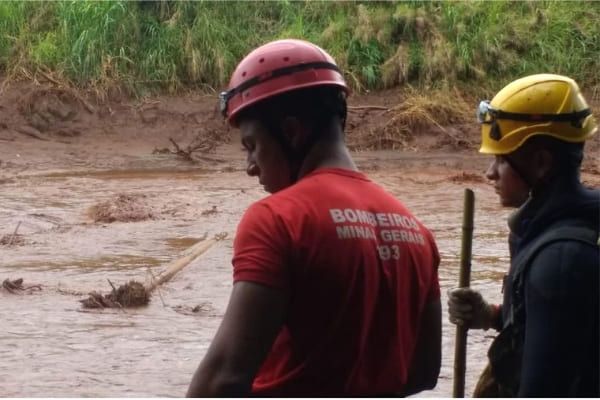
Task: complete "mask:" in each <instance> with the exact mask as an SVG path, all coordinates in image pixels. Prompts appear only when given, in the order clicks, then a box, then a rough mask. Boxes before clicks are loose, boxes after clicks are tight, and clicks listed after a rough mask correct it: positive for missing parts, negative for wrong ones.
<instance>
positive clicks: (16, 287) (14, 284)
mask: <svg viewBox="0 0 600 400" xmlns="http://www.w3.org/2000/svg"><path fill="white" fill-rule="evenodd" d="M2 288H3V289H5V290H6V291H7V292H9V293H12V294H16V293H19V292H20V291H27V290H29V291H31V290H42V287H41V285H31V286H23V278H19V279H15V280H14V281H11V280H10V279H5V280H4V282H2Z"/></svg>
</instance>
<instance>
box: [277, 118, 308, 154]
mask: <svg viewBox="0 0 600 400" xmlns="http://www.w3.org/2000/svg"><path fill="white" fill-rule="evenodd" d="M281 130H282V131H283V134H284V136H285V138H286V139H287V141H288V143H289V144H290V146H291V147H292V149H294V150H296V149H301V148H303V147H304V145H305V143H306V140H307V138H308V130H307V129H306V127H305V126H304V124H303V123H302V122H301V121H300V120H299V119H298V118H296V117H292V116H290V117H285V118H284V119H283V121H282V122H281Z"/></svg>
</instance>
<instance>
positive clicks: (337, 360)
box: [188, 40, 441, 397]
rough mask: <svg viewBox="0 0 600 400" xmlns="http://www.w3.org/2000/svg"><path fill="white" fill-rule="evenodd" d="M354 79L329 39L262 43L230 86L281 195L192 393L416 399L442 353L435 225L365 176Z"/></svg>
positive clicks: (231, 110) (269, 206)
mask: <svg viewBox="0 0 600 400" xmlns="http://www.w3.org/2000/svg"><path fill="white" fill-rule="evenodd" d="M348 92H349V89H348V87H347V85H346V83H345V81H344V80H343V76H342V73H341V71H340V70H339V68H338V67H337V65H335V62H334V60H333V59H332V58H331V56H329V55H328V54H327V53H326V52H325V51H324V50H323V49H321V48H319V47H318V46H315V45H313V44H312V43H308V42H304V41H300V40H280V41H275V42H271V43H268V44H266V45H264V46H261V47H259V48H258V49H255V50H254V51H253V52H251V53H250V54H249V55H247V56H246V57H245V58H244V60H242V62H241V63H240V64H239V65H238V67H237V68H236V70H235V71H234V73H233V76H232V79H231V82H230V89H229V90H228V91H227V92H224V93H222V95H221V101H222V103H221V106H222V111H223V114H224V116H226V118H227V120H228V122H229V124H230V125H231V126H233V127H238V128H239V129H240V139H241V143H242V146H243V147H244V149H245V150H246V155H247V167H246V172H247V174H248V175H250V176H254V177H257V178H258V182H259V183H260V184H262V185H263V187H264V188H265V190H266V191H267V192H270V193H271V194H272V195H271V196H269V197H267V198H265V199H263V200H260V201H258V202H256V203H255V204H253V205H251V206H250V207H249V209H248V210H247V211H246V213H245V214H244V217H243V218H242V221H241V222H240V224H239V226H238V230H237V234H236V237H235V241H234V255H233V261H232V264H233V269H234V284H233V290H232V294H231V298H230V303H229V305H228V307H227V311H226V313H225V316H224V318H223V321H222V323H221V326H220V327H219V330H218V332H217V334H216V336H215V338H214V339H213V342H212V343H211V346H210V347H209V349H208V351H207V354H206V355H205V357H204V359H203V361H202V363H201V364H200V366H199V367H198V370H197V371H196V373H195V375H194V378H193V380H192V383H191V384H190V388H189V391H188V395H189V396H212V397H214V396H247V395H248V394H250V393H253V394H255V395H261V396H293V397H298V396H371V395H392V394H400V395H408V394H413V393H416V392H419V391H422V390H425V389H431V388H433V387H434V386H435V384H436V382H437V377H438V373H439V368H440V363H441V306H440V296H439V282H438V278H437V267H438V263H439V255H438V253H437V248H436V246H435V242H434V240H433V238H432V236H431V234H430V233H429V232H428V231H427V230H426V229H425V228H424V227H423V226H422V225H421V224H420V223H419V222H417V220H416V219H415V218H414V217H413V216H412V215H411V214H410V213H409V212H408V211H407V210H406V209H405V208H404V207H403V206H402V204H401V203H400V202H399V201H398V200H396V199H394V198H393V197H392V196H391V195H389V194H388V193H386V192H385V191H384V190H383V189H382V188H380V187H379V186H377V185H375V184H373V183H372V182H370V181H369V180H368V179H367V178H366V177H365V176H364V175H363V174H361V173H360V172H358V170H357V168H356V165H355V164H354V161H353V160H352V157H351V156H350V153H349V151H348V149H347V147H346V145H345V142H344V125H345V121H346V114H347V106H346V95H347V94H348Z"/></svg>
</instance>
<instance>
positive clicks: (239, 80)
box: [220, 39, 350, 127]
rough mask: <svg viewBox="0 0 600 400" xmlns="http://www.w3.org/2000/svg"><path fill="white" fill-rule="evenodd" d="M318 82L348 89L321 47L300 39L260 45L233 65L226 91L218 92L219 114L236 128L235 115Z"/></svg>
mask: <svg viewBox="0 0 600 400" xmlns="http://www.w3.org/2000/svg"><path fill="white" fill-rule="evenodd" d="M318 85H333V86H338V87H340V88H341V89H342V90H344V92H346V95H347V94H348V93H349V92H350V89H349V88H348V86H347V85H346V82H345V81H344V78H343V76H342V73H341V71H340V69H339V68H338V66H337V65H336V63H335V61H334V59H333V58H332V57H331V56H330V55H329V54H327V53H326V52H325V50H323V49H322V48H320V47H319V46H317V45H314V44H312V43H310V42H306V41H304V40H296V39H284V40H276V41H274V42H270V43H267V44H265V45H262V46H260V47H258V48H256V49H255V50H253V51H252V52H251V53H250V54H248V55H247V56H246V57H245V58H244V59H243V60H242V61H241V62H240V63H239V64H238V66H237V67H236V69H235V71H233V75H232V76H231V81H230V82H229V90H227V91H226V92H222V93H221V95H220V97H221V113H222V114H223V116H224V117H225V118H227V122H229V124H230V125H232V126H234V127H237V122H236V120H235V117H236V115H237V114H238V113H239V112H240V111H242V110H243V109H245V108H246V107H248V106H250V105H252V104H254V103H256V102H258V101H260V100H264V99H267V98H269V97H271V96H276V95H279V94H282V93H285V92H289V91H291V90H294V89H301V88H307V87H311V86H318Z"/></svg>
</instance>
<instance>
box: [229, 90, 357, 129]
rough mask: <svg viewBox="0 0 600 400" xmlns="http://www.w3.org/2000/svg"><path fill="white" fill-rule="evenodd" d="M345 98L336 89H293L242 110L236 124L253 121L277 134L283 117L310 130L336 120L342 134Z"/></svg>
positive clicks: (341, 92)
mask: <svg viewBox="0 0 600 400" xmlns="http://www.w3.org/2000/svg"><path fill="white" fill-rule="evenodd" d="M346 115H347V106H346V94H345V93H344V91H343V90H341V89H340V88H339V87H337V86H327V85H321V86H315V87H309V88H304V89H296V90H292V91H289V92H285V93H282V94H280V95H278V96H273V97H270V98H268V99H266V100H263V101H259V102H258V103H256V104H253V105H251V106H249V107H248V108H246V109H244V110H242V111H241V112H240V113H239V115H238V117H237V120H238V121H239V120H243V119H256V120H258V121H260V122H261V123H263V124H264V125H265V126H266V127H267V128H268V129H269V130H270V131H272V132H273V133H275V134H277V133H279V131H280V130H281V124H282V122H283V120H284V118H286V117H296V118H298V119H300V120H301V121H303V122H305V123H307V124H308V125H309V126H311V127H312V129H313V130H319V129H322V128H324V127H325V126H327V125H328V124H329V123H331V120H332V119H333V118H336V117H337V118H339V121H340V123H341V124H342V131H343V128H344V124H345V121H346Z"/></svg>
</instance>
